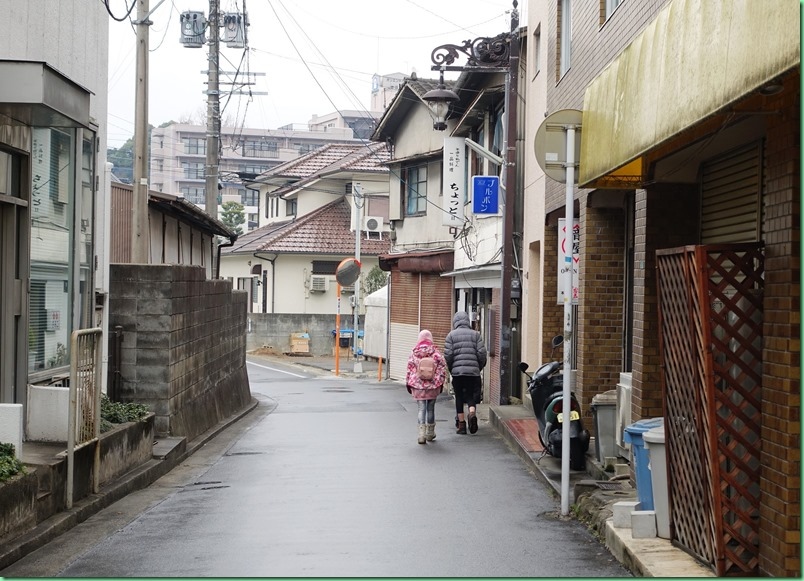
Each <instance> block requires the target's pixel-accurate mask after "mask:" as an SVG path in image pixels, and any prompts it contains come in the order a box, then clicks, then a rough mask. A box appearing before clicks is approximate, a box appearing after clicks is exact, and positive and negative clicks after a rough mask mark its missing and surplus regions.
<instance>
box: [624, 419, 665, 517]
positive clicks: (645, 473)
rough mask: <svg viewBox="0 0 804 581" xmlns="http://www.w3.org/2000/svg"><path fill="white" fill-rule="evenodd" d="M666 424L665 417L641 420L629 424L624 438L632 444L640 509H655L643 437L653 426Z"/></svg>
mask: <svg viewBox="0 0 804 581" xmlns="http://www.w3.org/2000/svg"><path fill="white" fill-rule="evenodd" d="M659 426H664V418H651V419H648V420H639V421H638V422H635V423H633V424H631V425H630V426H627V427H626V428H625V432H624V434H623V438H624V439H625V441H626V442H627V443H629V444H631V456H632V462H633V464H634V476H635V478H636V487H637V498H639V503H640V505H641V507H640V510H653V485H652V484H651V478H650V466H649V461H648V450H647V449H646V448H645V443H644V441H643V439H642V437H643V434H644V433H645V432H647V431H648V430H650V429H651V428H656V427H659Z"/></svg>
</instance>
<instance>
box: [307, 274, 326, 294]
mask: <svg viewBox="0 0 804 581" xmlns="http://www.w3.org/2000/svg"><path fill="white" fill-rule="evenodd" d="M328 288H329V279H328V278H327V277H326V276H320V275H318V276H316V275H313V276H311V277H310V291H311V292H314V293H323V292H327V289H328Z"/></svg>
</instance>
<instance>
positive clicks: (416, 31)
mask: <svg viewBox="0 0 804 581" xmlns="http://www.w3.org/2000/svg"><path fill="white" fill-rule="evenodd" d="M128 1H129V0H109V6H110V7H111V9H112V11H113V13H114V14H115V15H116V16H118V17H121V16H123V15H124V14H125V4H126V2H128ZM158 2H159V0H150V6H151V8H153V7H155V6H156V5H157V4H158ZM220 2H221V10H222V11H223V12H242V10H243V4H244V2H245V8H246V11H247V13H248V17H249V22H250V26H249V28H248V45H249V50H248V51H244V50H243V49H234V48H228V47H226V45H225V44H224V43H221V54H222V56H221V69H222V70H224V71H234V70H236V69H237V68H238V65H240V63H241V59H243V58H245V59H246V61H245V62H247V63H248V64H247V68H248V70H250V71H251V72H257V73H264V74H265V75H264V76H258V77H256V85H254V86H253V87H252V90H253V91H256V92H265V93H267V95H261V96H259V95H258V96H252V97H250V98H249V97H236V96H233V97H232V98H231V99H230V100H229V102H228V103H226V101H227V97H226V96H225V95H223V96H222V97H221V105H222V106H224V104H225V109H224V111H223V113H222V116H223V118H224V119H225V120H230V121H234V120H235V119H236V122H237V123H238V125H239V124H241V123H242V121H243V116H244V114H245V115H246V123H245V125H246V127H252V128H265V129H276V128H277V127H280V126H282V125H287V124H290V123H306V122H307V121H308V120H309V119H310V118H311V117H312V116H313V115H314V114H317V115H325V114H327V113H331V112H333V111H335V110H339V109H357V110H366V109H368V108H369V104H370V94H371V77H372V75H374V74H375V73H378V74H380V75H383V74H391V73H405V74H410V72H411V71H413V70H415V71H416V73H417V74H418V76H419V77H420V78H437V75H438V73H437V72H433V71H431V70H430V66H431V62H430V54H431V52H432V50H433V48H435V47H436V46H438V45H441V44H445V43H453V44H460V43H461V42H463V41H464V40H468V39H473V38H476V37H478V36H495V35H497V34H499V33H501V32H507V31H509V30H510V26H511V24H510V13H509V12H510V10H511V8H512V6H513V2H511V0H435V1H434V0H220ZM525 4H526V0H520V2H519V11H520V23H524V22H525V21H526V20H525V11H524V8H525V6H524V5H525ZM187 10H193V11H199V12H204V14H205V15H208V13H209V3H208V2H205V1H204V0H165V2H164V3H163V4H162V5H161V6H159V8H158V9H157V10H156V11H155V12H154V13H153V15H152V16H151V21H152V22H153V25H152V26H151V27H150V48H151V50H150V52H149V71H150V73H149V85H150V91H149V116H148V121H149V123H151V124H152V125H154V126H158V125H160V124H162V123H164V122H165V121H169V120H175V121H178V120H179V119H180V118H187V117H189V116H195V118H196V119H197V120H201V122H202V123H205V122H206V121H205V119H206V97H205V95H204V94H203V91H204V90H205V88H206V85H205V81H206V75H205V74H202V72H201V71H204V70H206V69H207V47H206V46H205V47H203V48H185V47H184V46H183V45H182V44H181V42H180V40H179V37H180V30H179V15H180V14H181V13H182V12H185V11H187ZM134 17H136V8H135V10H134V12H133V13H132V19H134ZM135 47H136V37H135V32H134V27H133V26H132V25H131V24H130V22H129V21H128V20H126V21H124V22H116V21H114V20H111V19H110V24H109V118H108V122H109V128H108V130H109V138H108V140H109V147H119V146H120V145H122V144H123V143H124V142H125V141H126V139H128V138H130V137H132V136H133V134H134V123H133V121H134V83H135V69H136V55H135ZM244 54H245V57H244ZM464 62H465V61H464V59H462V60H461V61H460V62H459V63H456V64H464ZM245 67H246V65H243V66H242V67H241V70H242V69H243V68H245ZM456 77H457V73H447V78H448V79H450V78H452V79H454V78H456ZM221 89H222V90H223V89H224V86H223V85H221Z"/></svg>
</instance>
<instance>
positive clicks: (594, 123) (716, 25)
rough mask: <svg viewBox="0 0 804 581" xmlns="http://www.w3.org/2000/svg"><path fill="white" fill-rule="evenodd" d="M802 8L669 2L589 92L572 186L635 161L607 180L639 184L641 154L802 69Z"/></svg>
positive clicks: (735, 0) (595, 181)
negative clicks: (576, 182)
mask: <svg viewBox="0 0 804 581" xmlns="http://www.w3.org/2000/svg"><path fill="white" fill-rule="evenodd" d="M800 9H801V6H800V4H799V3H798V2H791V1H787V0H783V1H775V2H768V1H764V2H759V1H757V0H730V1H728V2H713V1H712V0H671V1H670V2H669V3H668V4H667V5H666V6H665V7H664V8H663V9H662V11H661V12H659V14H658V15H657V17H656V19H655V20H654V21H653V22H651V23H650V24H649V25H648V26H647V27H646V28H645V29H644V30H643V31H642V32H641V33H640V34H639V36H637V37H636V38H635V39H634V41H633V42H632V43H631V44H630V45H628V47H626V48H625V49H624V50H623V52H622V53H621V54H620V55H619V56H618V57H617V58H616V59H615V60H614V61H612V63H611V64H610V65H609V66H608V67H607V68H606V69H605V70H604V71H603V72H602V73H600V75H598V76H597V78H595V79H594V80H593V81H592V82H591V83H590V84H589V86H588V87H587V89H586V93H585V95H584V105H583V139H582V141H581V158H580V163H579V170H578V183H579V185H580V186H582V187H599V186H600V187H602V186H605V185H606V180H605V179H601V178H604V176H607V175H608V174H611V173H612V172H614V171H615V170H618V169H620V168H622V167H623V166H625V165H626V164H628V163H629V162H634V161H635V160H636V161H637V162H638V163H636V164H635V165H634V166H632V167H631V168H628V170H627V171H620V172H618V173H619V174H620V175H619V176H617V177H616V179H613V180H612V179H611V178H612V177H614V176H610V177H609V181H611V182H612V183H611V186H610V187H623V185H624V184H626V183H628V182H629V181H631V182H639V181H640V178H641V177H642V176H641V175H639V174H641V173H642V172H643V171H644V169H646V168H643V167H642V164H641V161H640V156H642V155H643V154H645V153H646V152H648V151H649V150H651V149H653V148H655V147H656V146H658V145H660V144H662V143H663V142H665V141H667V140H668V139H670V138H671V137H673V136H674V135H677V134H679V133H680V132H682V131H684V130H686V129H688V128H690V127H692V126H693V125H695V124H697V123H698V122H700V121H702V120H704V119H706V118H707V117H709V116H710V115H713V114H714V113H716V112H718V111H719V110H721V109H723V108H724V107H726V106H727V105H729V104H731V103H733V102H735V101H737V100H739V99H741V98H742V97H745V96H746V95H748V94H750V93H752V92H754V91H756V90H757V89H758V88H759V87H761V86H762V85H764V84H766V83H767V82H769V81H771V80H774V79H775V78H777V77H778V76H780V75H781V74H783V73H785V72H787V71H789V70H790V69H792V68H794V67H796V66H799V65H800V63H801V56H800V48H801V41H800V16H799V11H800ZM626 174H635V175H626Z"/></svg>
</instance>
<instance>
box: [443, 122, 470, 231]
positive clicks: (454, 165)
mask: <svg viewBox="0 0 804 581" xmlns="http://www.w3.org/2000/svg"><path fill="white" fill-rule="evenodd" d="M465 166H466V139H465V138H463V137H445V138H444V162H443V166H442V167H443V168H444V179H443V184H444V186H443V188H444V189H443V194H444V212H443V213H442V216H443V221H442V224H443V225H444V226H454V227H456V228H460V227H461V226H463V204H464V202H465V201H466V167H465Z"/></svg>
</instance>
